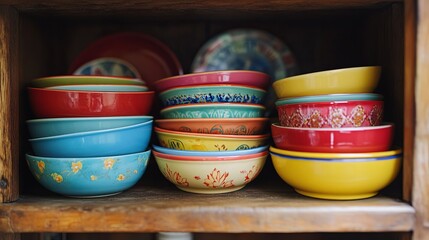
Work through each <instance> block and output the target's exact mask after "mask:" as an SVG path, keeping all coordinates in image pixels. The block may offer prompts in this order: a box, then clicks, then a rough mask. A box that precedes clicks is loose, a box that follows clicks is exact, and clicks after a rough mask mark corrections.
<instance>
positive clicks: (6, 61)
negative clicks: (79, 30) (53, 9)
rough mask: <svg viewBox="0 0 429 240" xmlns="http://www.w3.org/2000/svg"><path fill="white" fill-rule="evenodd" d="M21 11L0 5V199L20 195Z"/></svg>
mask: <svg viewBox="0 0 429 240" xmlns="http://www.w3.org/2000/svg"><path fill="white" fill-rule="evenodd" d="M18 80H19V79H18V13H17V12H16V11H15V10H14V9H13V8H11V7H0V119H1V121H0V202H10V201H15V200H16V199H17V198H18V196H19V187H18V186H19V171H18V166H19V126H18V121H19V120H18V119H19V114H18V109H19V107H18V106H19V105H18V104H19V94H18V88H19V87H18V85H19V81H18Z"/></svg>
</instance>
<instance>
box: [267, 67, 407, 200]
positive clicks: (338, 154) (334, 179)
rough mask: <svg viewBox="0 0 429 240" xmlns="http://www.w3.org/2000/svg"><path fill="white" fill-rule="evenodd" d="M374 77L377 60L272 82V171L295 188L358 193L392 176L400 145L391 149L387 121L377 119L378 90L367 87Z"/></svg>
mask: <svg viewBox="0 0 429 240" xmlns="http://www.w3.org/2000/svg"><path fill="white" fill-rule="evenodd" d="M379 77H380V67H378V66H369V67H356V68H345V69H337V70H331V71H323V72H316V73H310V74H305V75H299V76H294V77H289V78H285V79H281V80H278V81H276V82H274V83H273V88H274V90H275V92H276V94H277V96H278V98H279V99H278V100H277V101H276V106H277V110H278V115H279V123H273V124H272V125H271V132H272V137H273V141H274V145H275V147H274V146H272V147H271V148H270V151H271V156H272V160H273V164H274V167H275V169H276V171H277V173H278V174H279V175H280V177H281V178H282V179H283V180H284V181H286V182H287V183H288V184H290V185H291V186H292V187H294V188H295V190H296V191H297V192H299V193H301V194H303V195H306V196H311V197H316V198H324V199H359V198H366V197H371V196H374V195H375V194H377V193H378V192H379V191H380V190H381V189H382V188H384V187H386V186H387V185H388V184H389V183H390V182H391V181H393V179H394V178H395V176H396V175H397V173H398V169H399V166H400V160H401V151H400V150H391V145H392V141H393V131H394V126H393V124H391V123H384V122H383V121H382V116H383V104H384V101H383V97H382V96H381V95H379V94H374V93H372V92H373V91H374V89H375V88H376V86H377V84H378V81H379ZM380 167H381V168H380ZM297 173H302V174H297Z"/></svg>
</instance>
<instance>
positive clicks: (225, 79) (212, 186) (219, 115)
mask: <svg viewBox="0 0 429 240" xmlns="http://www.w3.org/2000/svg"><path fill="white" fill-rule="evenodd" d="M268 83H269V76H268V75H266V74H264V73H261V72H256V71H241V70H232V71H214V72H203V73H194V74H187V75H180V76H175V77H169V78H165V79H160V80H158V81H156V82H155V84H154V86H155V89H156V90H157V92H158V93H159V98H160V100H161V102H162V104H163V106H164V108H162V109H161V111H160V117H161V118H162V119H157V120H155V124H156V127H155V128H154V131H155V134H156V136H157V139H158V142H159V145H160V146H154V147H155V148H156V147H158V148H156V149H155V150H154V155H155V159H156V161H157V164H158V167H159V169H160V170H161V172H162V173H163V175H164V176H165V177H166V178H167V179H168V180H169V181H171V182H172V183H174V184H175V185H176V186H177V187H179V188H180V189H182V190H184V191H188V192H196V193H222V192H231V191H235V190H238V189H240V188H242V187H244V185H245V184H247V183H248V182H250V181H251V180H253V179H254V178H255V177H256V176H257V174H258V173H259V172H260V170H261V169H262V166H263V165H264V163H265V159H266V157H267V156H268V151H267V146H266V145H267V142H268V140H269V139H270V135H269V133H267V124H268V118H265V117H263V116H264V112H265V107H264V105H262V103H263V101H264V98H265V95H266V87H267V85H268ZM170 150H174V151H177V152H174V153H172V152H171V151H170ZM255 150H256V152H255ZM191 155H192V156H191ZM178 156H180V157H178ZM197 169H200V170H198V171H196V170H197ZM238 177H240V179H238Z"/></svg>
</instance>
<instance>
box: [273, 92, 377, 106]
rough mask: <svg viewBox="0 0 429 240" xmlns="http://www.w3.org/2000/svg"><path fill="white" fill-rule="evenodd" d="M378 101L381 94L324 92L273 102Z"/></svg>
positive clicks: (279, 104)
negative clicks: (322, 93) (324, 93)
mask: <svg viewBox="0 0 429 240" xmlns="http://www.w3.org/2000/svg"><path fill="white" fill-rule="evenodd" d="M356 100H359V101H379V100H383V95H380V94H376V93H351V94H326V95H314V96H305V97H293V98H280V99H278V100H277V101H276V102H275V104H276V106H281V105H285V104H297V103H313V102H333V101H356Z"/></svg>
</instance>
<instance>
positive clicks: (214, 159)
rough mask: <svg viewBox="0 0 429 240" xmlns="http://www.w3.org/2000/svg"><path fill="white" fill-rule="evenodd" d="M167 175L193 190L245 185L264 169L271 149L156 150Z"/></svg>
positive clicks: (224, 189) (211, 191)
mask: <svg viewBox="0 0 429 240" xmlns="http://www.w3.org/2000/svg"><path fill="white" fill-rule="evenodd" d="M153 154H154V156H155V160H156V163H157V165H158V168H159V170H160V171H161V173H162V174H163V175H164V177H165V178H166V179H167V180H168V181H170V182H171V183H173V184H174V185H176V187H177V188H179V189H181V190H183V191H186V192H192V193H201V194H217V193H228V192H233V191H237V190H240V189H242V188H243V187H245V186H246V185H247V184H248V183H250V182H252V181H253V180H254V179H255V178H256V177H257V176H258V174H259V173H260V172H261V170H262V168H263V167H264V165H265V161H266V159H267V156H268V151H263V152H260V153H255V154H249V155H241V156H237V155H234V153H231V155H230V156H177V155H170V154H165V153H160V152H157V151H153Z"/></svg>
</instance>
